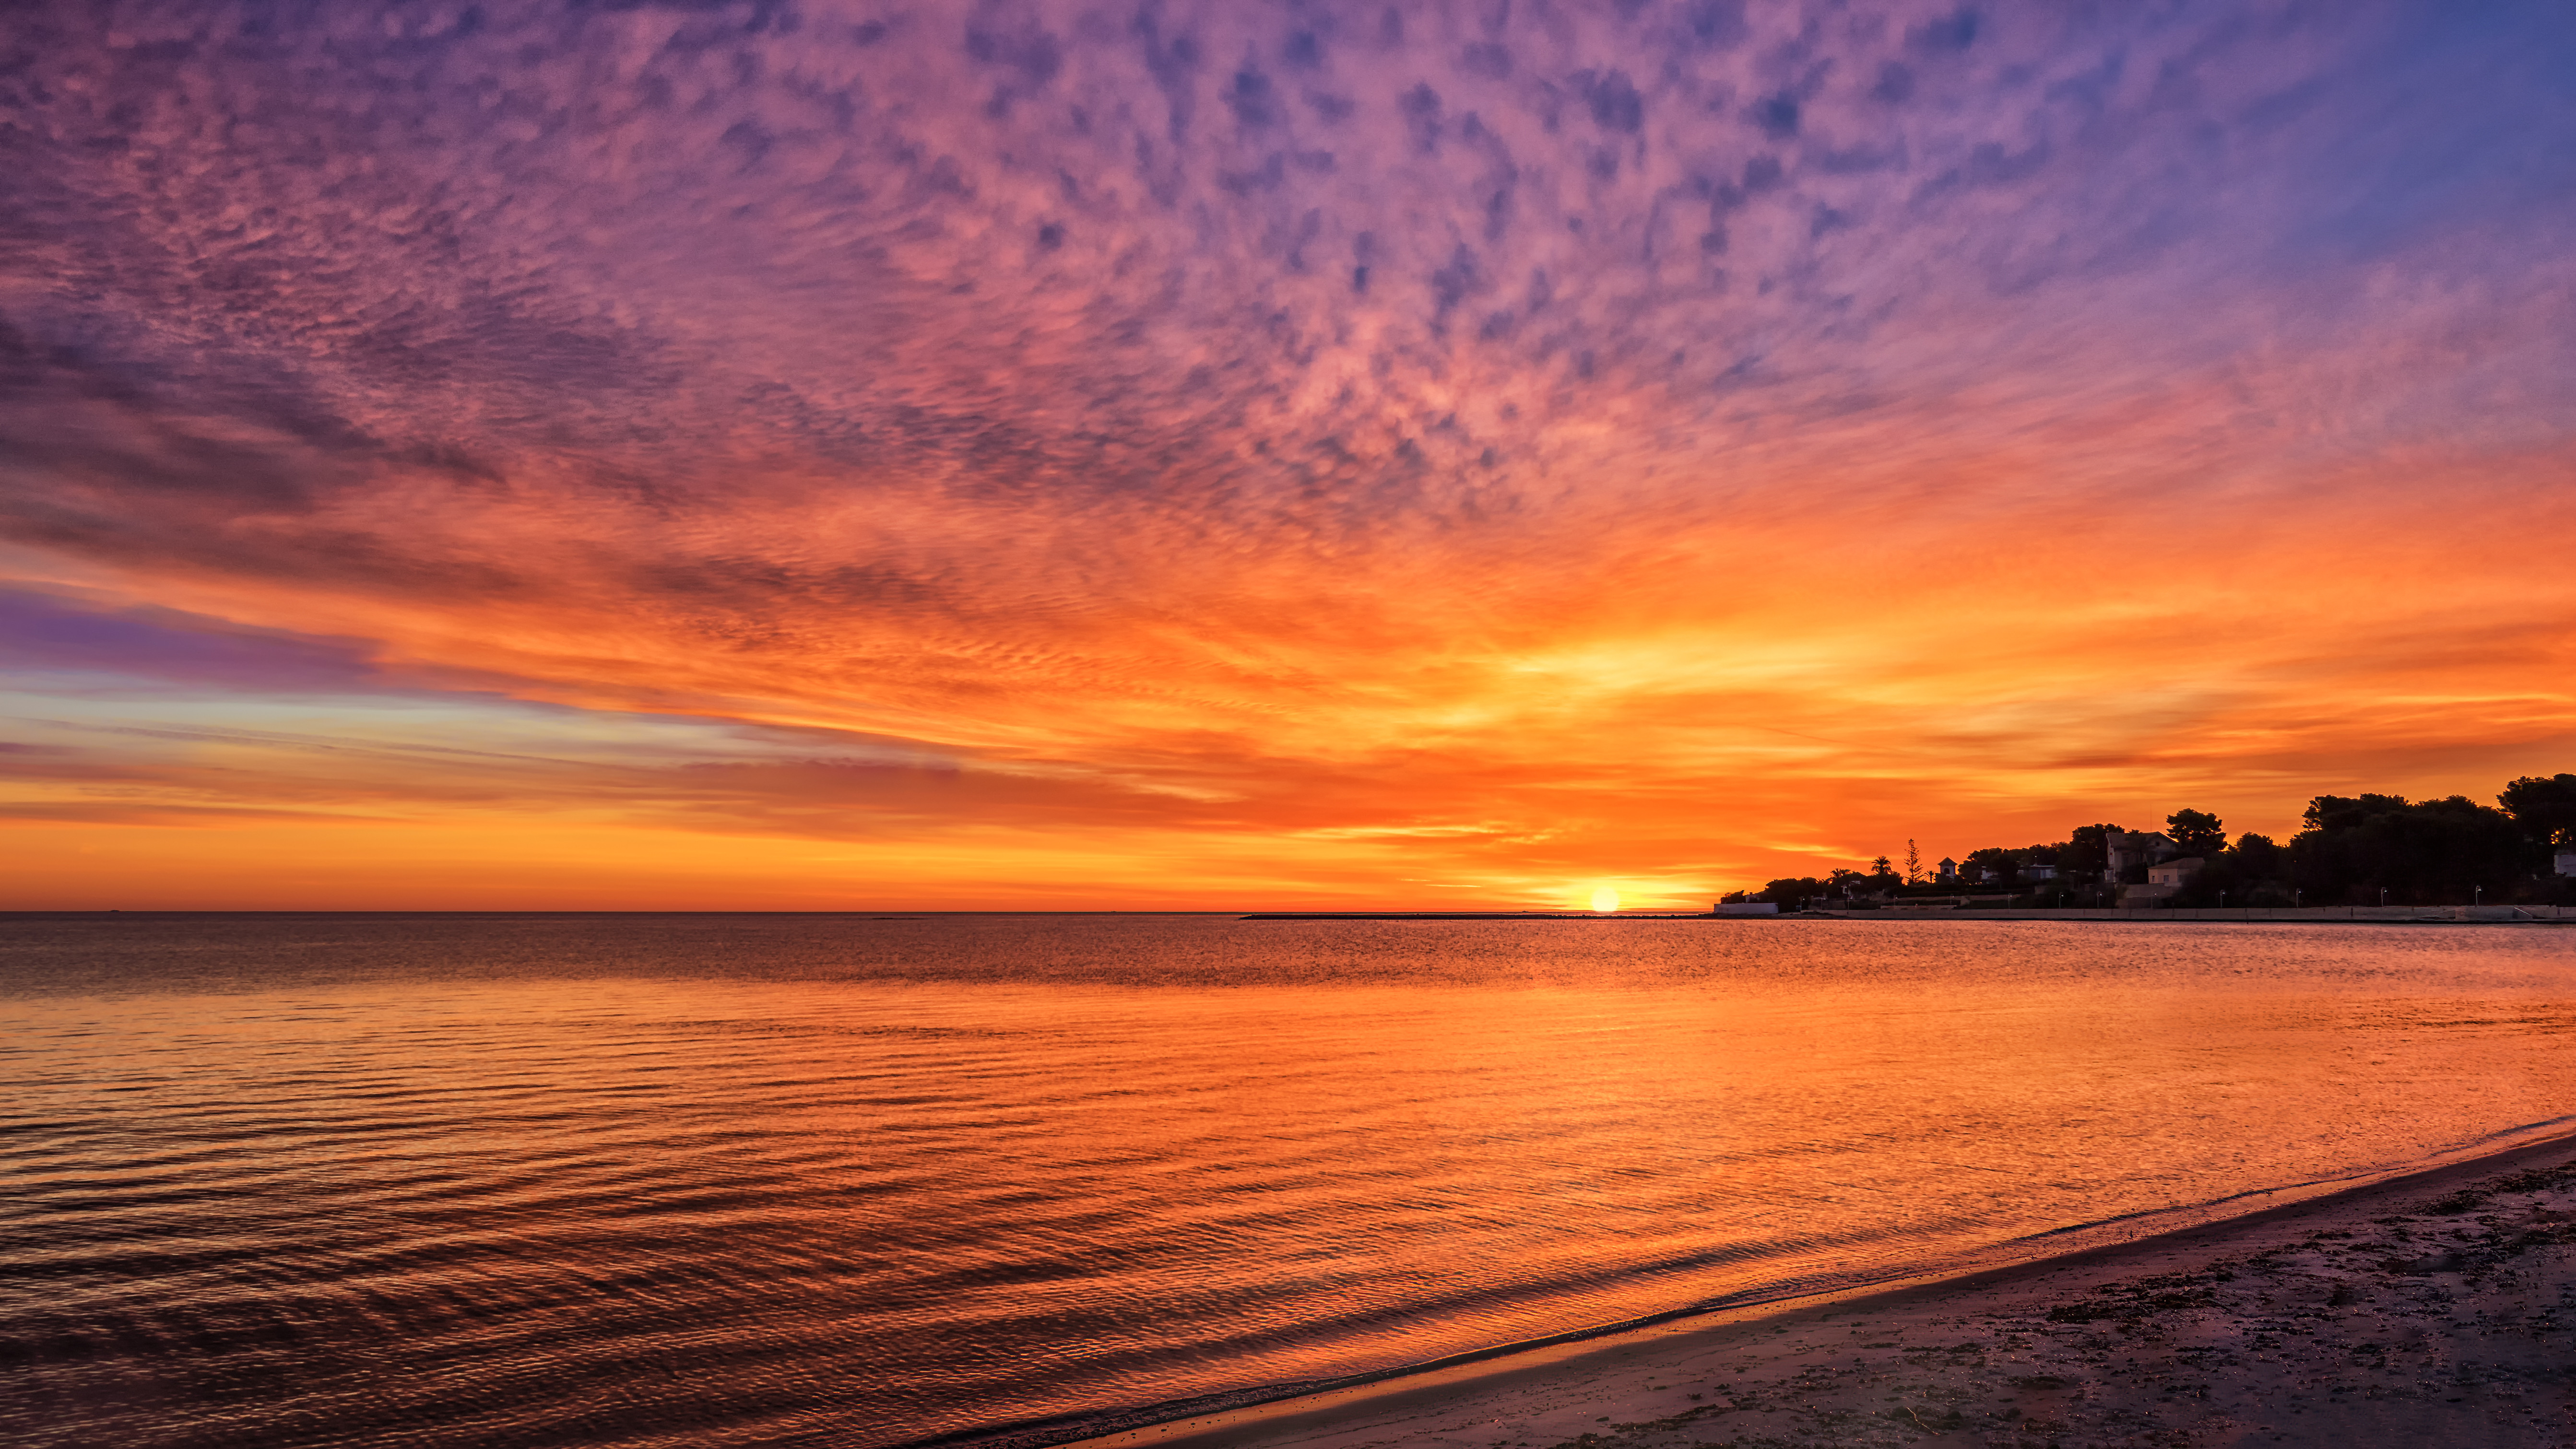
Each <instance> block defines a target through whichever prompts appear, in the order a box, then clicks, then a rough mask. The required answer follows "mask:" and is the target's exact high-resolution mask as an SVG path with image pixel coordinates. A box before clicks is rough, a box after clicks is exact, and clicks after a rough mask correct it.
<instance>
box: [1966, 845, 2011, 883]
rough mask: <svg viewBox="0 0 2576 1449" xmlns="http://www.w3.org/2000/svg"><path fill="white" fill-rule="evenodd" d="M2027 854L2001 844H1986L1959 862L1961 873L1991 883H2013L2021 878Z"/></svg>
mask: <svg viewBox="0 0 2576 1449" xmlns="http://www.w3.org/2000/svg"><path fill="white" fill-rule="evenodd" d="M2027 854H2028V852H2026V851H2019V850H2006V849H2004V848H2003V847H2002V846H2000V845H1989V846H1985V847H1983V848H1982V849H1978V850H1972V851H1969V852H1968V858H1967V859H1966V860H1963V861H1961V862H1959V873H1960V874H1961V875H1964V876H1966V877H1967V878H1968V879H1970V880H1976V881H1984V882H1986V883H1988V884H1990V885H2012V884H2015V883H2016V882H2018V881H2019V880H2020V879H2021V867H2022V858H2023V857H2024V856H2025V855H2027Z"/></svg>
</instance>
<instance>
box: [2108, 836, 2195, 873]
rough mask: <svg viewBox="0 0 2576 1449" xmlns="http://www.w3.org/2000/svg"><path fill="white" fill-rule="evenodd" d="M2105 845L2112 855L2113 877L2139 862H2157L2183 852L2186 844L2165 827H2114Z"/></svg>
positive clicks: (2125, 871) (2151, 863)
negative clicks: (2157, 828)
mask: <svg viewBox="0 0 2576 1449" xmlns="http://www.w3.org/2000/svg"><path fill="white" fill-rule="evenodd" d="M2102 846H2103V849H2104V851H2105V852H2106V853H2107V854H2108V855H2109V857H2110V867H2111V870H2110V878H2111V879H2112V880H2118V879H2119V878H2120V877H2121V876H2123V875H2125V874H2127V873H2128V872H2129V871H2130V870H2131V869H2133V868H2135V867H2137V866H2141V865H2154V864H2155V863H2156V862H2158V861H2162V860H2171V859H2173V858H2174V857H2175V856H2177V855H2180V854H2182V847H2181V846H2178V845H2176V844H2174V843H2173V837H2171V836H2169V835H2167V834H2165V833H2164V832H2163V831H2161V830H2114V831H2112V832H2110V833H2109V834H2107V835H2105V836H2103V837H2102Z"/></svg>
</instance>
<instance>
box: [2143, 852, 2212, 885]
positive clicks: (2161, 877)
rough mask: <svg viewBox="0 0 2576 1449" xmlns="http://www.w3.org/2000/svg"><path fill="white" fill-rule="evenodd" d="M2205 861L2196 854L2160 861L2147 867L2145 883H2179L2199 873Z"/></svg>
mask: <svg viewBox="0 0 2576 1449" xmlns="http://www.w3.org/2000/svg"><path fill="white" fill-rule="evenodd" d="M2205 863H2206V862H2204V861H2202V860H2201V858H2200V857H2199V856H2196V855H2191V856H2185V857H2183V858H2182V859H2181V860H2168V861H2161V862H2159V863H2157V864H2155V865H2151V866H2148V867H2147V884H2149V885H2160V886H2178V885H2181V884H2182V883H2183V882H2185V881H2187V880H2190V879H2191V878H2192V877H2193V876H2196V875H2198V874H2200V868H2201V866H2202V865H2203V864H2205Z"/></svg>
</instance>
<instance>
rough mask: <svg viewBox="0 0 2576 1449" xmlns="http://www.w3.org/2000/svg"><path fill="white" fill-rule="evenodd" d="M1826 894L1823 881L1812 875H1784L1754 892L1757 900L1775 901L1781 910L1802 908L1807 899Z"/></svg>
mask: <svg viewBox="0 0 2576 1449" xmlns="http://www.w3.org/2000/svg"><path fill="white" fill-rule="evenodd" d="M1825 894H1826V891H1825V885H1824V882H1822V881H1820V880H1817V879H1816V878H1815V877H1814V876H1811V875H1804V876H1784V877H1782V878H1781V879H1779V880H1775V881H1773V882H1771V883H1770V884H1769V885H1766V886H1764V887H1763V888H1762V889H1761V890H1759V891H1757V892H1755V893H1754V896H1753V899H1755V900H1757V901H1777V902H1779V903H1780V909H1781V910H1783V911H1798V910H1804V909H1805V908H1806V905H1807V903H1808V902H1809V901H1812V900H1818V899H1821V898H1822V897H1823V896H1824V895H1825Z"/></svg>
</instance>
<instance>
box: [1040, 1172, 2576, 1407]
mask: <svg viewBox="0 0 2576 1449" xmlns="http://www.w3.org/2000/svg"><path fill="white" fill-rule="evenodd" d="M1086 1442H1087V1443H1090V1444H1094V1445H1101V1446H1119V1449H1128V1446H1137V1449H1141V1446H1147V1445H1151V1446H1157V1449H1220V1446H1222V1449H1284V1446H1290V1445H1295V1446H1303V1449H1371V1446H1388V1445H1423V1446H1456V1449H1522V1446H1528V1449H1610V1446H1618V1449H1717V1446H1732V1449H1757V1446H1763V1449H1769V1446H1780V1449H1787V1446H1797V1449H1822V1446H1836V1449H1839V1446H1846V1445H1854V1446H1857V1445H1873V1446H1874V1445H1925V1446H1953V1445H1955V1446H1962V1449H1966V1446H1976V1449H2003V1446H2013V1449H2023V1446H2027V1449H2048V1446H2055V1449H2079V1446H2080V1449H2093V1446H2107V1445H2138V1446H2202V1445H2208V1446H2240V1445H2241V1446H2249V1449H2258V1446H2270V1445H2291V1446H2298V1445H2316V1446H2333V1449H2372V1446H2379V1445H2407V1446H2454V1445H2456V1446H2462V1449H2576V1138H2560V1139H2557V1140H2555V1141H2552V1142H2548V1143H2543V1144H2539V1145H2536V1146H2526V1147H2523V1148H2520V1149H2517V1150H2515V1151H2512V1152H2506V1153H2499V1154H2497V1155H2495V1156H2492V1157H2487V1158H2481V1159H2478V1160H2476V1161H2473V1162H2466V1163H2459V1164H2455V1165H2453V1166H2450V1167H2446V1168H2443V1169H2439V1170H2437V1171H2433V1172H2429V1173H2422V1174H2417V1175H2414V1176H2411V1177H2407V1178H2402V1179H2398V1180H2395V1181H2391V1182H2386V1183H2381V1184H2377V1185H2374V1186H2371V1187H2366V1188H2359V1189H2355V1190H2352V1191H2348V1192H2342V1193H2336V1194H2334V1195H2332V1196H2328V1197H2320V1198H2315V1199H2311V1200H2309V1201H2307V1202H2303V1203H2299V1204H2296V1205H2293V1206H2288V1207H2281V1208H2275V1209H2271V1210H2269V1211H2265V1212H2260V1213H2255V1214H2251V1215H2248V1216H2245V1217H2239V1218H2232V1219H2228V1220H2225V1221H2222V1222H2216V1223H2210V1224H2207V1225H2204V1226H2200V1227H2195V1228H2190V1229H2186V1230H2183V1231H2179V1232H2174V1233H2169V1234H2165V1235H2162V1236H2158V1237H2154V1238H2148V1239H2143V1240H2140V1241H2138V1242H2134V1243H2127V1244H2121V1245H2117V1246H2113V1247H2108V1248H2100V1249H2095V1250H2092V1251H2088V1252H2083V1253H2077V1254H2072V1255H2069V1256H2065V1257H2058V1258H2050V1259H2045V1260H2042V1261H2038V1262H2033V1263H2026V1264H2021V1265H2018V1266H2015V1267H2009V1268H2003V1269H1997V1270H1994V1271H1991V1272H1986V1273H1980V1274H1977V1275H1975V1276H1973V1277H1969V1278H1963V1279H1957V1280H1952V1281H1948V1282H1941V1283H1931V1284H1923V1285H1919V1286H1913V1287H1907V1288H1900V1289H1896V1290H1893V1291H1884V1290H1882V1291H1876V1292H1870V1293H1865V1294H1855V1295H1843V1296H1840V1297H1838V1298H1836V1299H1832V1300H1824V1301H1818V1300H1808V1301H1806V1302H1804V1303H1801V1304H1797V1305H1773V1306H1772V1307H1770V1308H1768V1309H1755V1310H1747V1311H1741V1312H1736V1313H1731V1314H1726V1315H1712V1316H1709V1317H1703V1318H1695V1319H1688V1320H1683V1321H1680V1322H1676V1323H1671V1324H1666V1325H1662V1326H1659V1327H1657V1328H1652V1329H1645V1330H1640V1331H1637V1332H1633V1333H1626V1334H1621V1335H1618V1336H1616V1337H1610V1338H1601V1339H1593V1340H1590V1341H1587V1342H1583V1343H1578V1344H1571V1345H1561V1346H1557V1347H1554V1348H1549V1349H1542V1350H1534V1351H1532V1352H1530V1353H1526V1354H1520V1355H1515V1356H1513V1357H1510V1358H1506V1359H1496V1360H1489V1361H1487V1362H1484V1363H1479V1364H1472V1365H1467V1366H1464V1367H1460V1368H1454V1369H1449V1370H1444V1371H1439V1372H1435V1373H1428V1374H1422V1375H1416V1376H1411V1377H1407V1378H1401V1379H1395V1380H1390V1381H1387V1382H1382V1383H1378V1384H1372V1385H1368V1386H1365V1387H1361V1388H1355V1389H1349V1390H1344V1391H1341V1392H1337V1393H1331V1394H1322V1395H1316V1396H1312V1397H1309V1398H1302V1399H1292V1400H1287V1401H1284V1402H1281V1403H1276V1404H1271V1405H1266V1406H1260V1407H1255V1408H1248V1409H1240V1410H1235V1411H1232V1412H1229V1413H1223V1414H1215V1415H1208V1416H1203V1417H1199V1418H1195V1419H1184V1420H1179V1421H1175V1422H1172V1423H1167V1424H1160V1425H1155V1426H1152V1427H1150V1428H1144V1429H1136V1430H1130V1431H1128V1432H1125V1433H1121V1434H1116V1435H1111V1436H1108V1437H1106V1438H1101V1439H1095V1440H1089V1441H1086Z"/></svg>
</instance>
